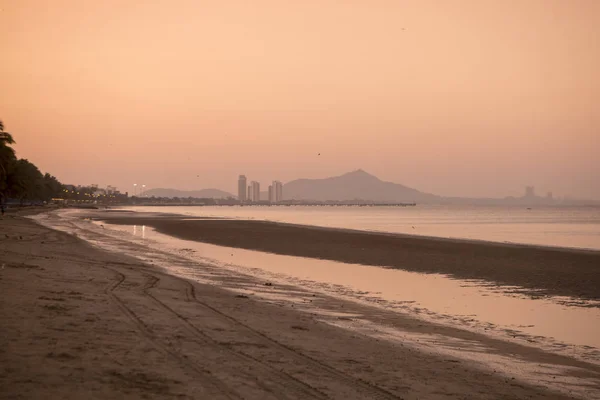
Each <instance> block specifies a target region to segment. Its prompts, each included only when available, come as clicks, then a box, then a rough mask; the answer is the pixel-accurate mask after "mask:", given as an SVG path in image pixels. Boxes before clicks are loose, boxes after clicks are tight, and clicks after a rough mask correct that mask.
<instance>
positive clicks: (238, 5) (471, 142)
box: [0, 0, 600, 199]
mask: <svg viewBox="0 0 600 400" xmlns="http://www.w3.org/2000/svg"><path fill="white" fill-rule="evenodd" d="M598 43H600V1H596V0H572V1H567V0H528V1H506V2H501V1H491V0H472V1H471V0H448V1H444V2H440V1H434V0H418V1H417V0H414V1H413V0H411V1H408V0H407V1H373V2H366V1H347V2H343V4H342V3H341V2H338V1H334V0H321V1H306V2H291V1H262V0H257V1H255V2H241V1H225V0H224V1H219V2H200V1H191V0H190V1H166V0H165V1H153V2H151V3H150V2H148V3H147V4H146V2H141V1H126V2H122V1H116V0H113V1H103V2H97V1H92V0H83V1H75V0H72V1H64V0H55V1H44V0H40V1H34V0H19V1H8V0H0V49H1V52H2V63H0V119H2V120H3V121H4V124H5V127H6V130H7V131H9V132H11V133H12V134H13V135H14V136H15V139H16V140H17V146H16V150H17V152H18V156H19V157H22V158H27V159H29V160H31V161H32V162H34V163H36V164H37V165H38V166H39V167H40V168H41V169H42V170H43V172H50V173H52V174H54V175H56V176H57V177H58V178H59V179H60V180H61V181H63V182H65V183H77V184H90V183H98V184H101V185H107V184H111V185H116V186H118V187H119V188H120V189H121V190H122V191H129V192H131V191H132V188H133V186H132V185H133V183H138V184H140V185H141V184H146V185H147V186H148V187H149V188H153V187H154V188H156V187H163V188H165V187H172V188H177V189H183V190H191V189H202V188H218V189H222V190H226V191H229V192H231V193H236V192H237V190H236V185H237V177H238V175H239V174H245V175H246V176H247V177H248V179H249V180H258V181H260V182H261V183H262V184H263V185H264V186H265V187H264V188H263V190H264V189H266V185H267V184H268V183H270V182H271V181H272V180H281V181H283V182H288V181H290V180H293V179H297V178H324V177H329V176H334V175H340V174H343V173H345V172H348V171H352V170H355V169H358V168H362V169H364V170H366V171H367V172H369V173H372V174H374V175H376V176H377V177H379V178H380V179H382V180H385V181H392V182H397V183H402V184H404V185H407V186H410V187H413V188H416V189H419V190H421V191H424V192H428V193H434V194H439V195H445V196H473V197H504V196H507V195H517V196H518V195H521V194H522V193H523V190H524V186H525V185H534V186H536V190H537V192H538V194H541V195H544V194H545V192H546V191H553V192H554V193H555V195H559V196H561V195H572V196H576V197H581V198H595V199H600V185H598V183H597V181H598V177H599V176H600V157H598V153H599V150H600V137H599V136H600V106H599V105H600V78H599V73H598V71H600V46H599V45H598ZM319 154H320V155H319Z"/></svg>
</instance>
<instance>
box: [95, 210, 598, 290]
mask: <svg viewBox="0 0 600 400" xmlns="http://www.w3.org/2000/svg"><path fill="white" fill-rule="evenodd" d="M118 214H119V213H116V212H113V213H110V215H107V214H105V213H101V212H98V213H86V214H85V215H86V216H87V217H89V218H93V219H96V220H100V221H104V222H106V223H110V224H117V225H147V226H150V227H152V228H154V229H156V230H157V232H160V233H164V234H167V235H170V236H173V237H176V238H180V239H186V240H195V241H199V242H205V243H210V244H215V245H221V246H227V247H237V248H243V249H247V250H257V251H264V252H269V253H275V254H282V255H290V256H298V257H308V258H317V259H327V260H331V261H339V262H345V263H351V264H362V265H372V266H382V267H388V268H399V269H403V270H407V271H412V272H421V273H440V274H445V275H449V276H451V277H454V278H458V279H466V280H483V281H486V282H488V283H492V284H496V285H503V286H517V287H521V288H523V289H524V292H525V294H529V295H532V296H536V297H539V296H545V295H554V296H568V297H574V298H579V299H582V300H596V301H597V300H600V251H594V250H583V249H571V248H557V247H544V246H535V245H521V244H512V243H497V242H487V241H476V240H463V239H449V238H436V237H426V236H418V235H407V234H396V233H387V232H382V233H380V232H373V231H359V230H351V229H344V228H330V227H316V226H309V225H298V224H288V223H278V222H269V221H256V220H241V219H220V218H199V217H189V216H184V215H174V214H160V213H151V214H147V213H140V212H134V213H130V212H126V213H124V214H127V215H122V214H121V215H118Z"/></svg>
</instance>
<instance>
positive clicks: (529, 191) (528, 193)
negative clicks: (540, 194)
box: [525, 186, 535, 197]
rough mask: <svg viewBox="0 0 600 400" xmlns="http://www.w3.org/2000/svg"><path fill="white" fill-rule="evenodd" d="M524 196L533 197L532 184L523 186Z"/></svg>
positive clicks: (533, 189)
mask: <svg viewBox="0 0 600 400" xmlns="http://www.w3.org/2000/svg"><path fill="white" fill-rule="evenodd" d="M525 197H535V188H534V187H533V186H526V187H525Z"/></svg>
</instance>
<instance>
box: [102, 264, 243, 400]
mask: <svg viewBox="0 0 600 400" xmlns="http://www.w3.org/2000/svg"><path fill="white" fill-rule="evenodd" d="M103 268H105V269H107V270H109V271H111V272H113V273H114V274H115V275H116V276H117V279H116V280H115V281H113V282H111V283H110V284H109V285H108V286H107V287H106V289H105V290H104V292H105V293H106V294H107V295H108V296H109V298H110V299H111V300H112V301H113V303H114V304H115V305H116V306H117V307H118V308H119V309H120V310H121V312H122V313H123V314H124V315H125V316H126V317H127V318H129V320H130V321H131V322H132V323H133V325H134V326H135V327H136V328H137V331H138V332H139V333H140V334H141V335H142V336H143V337H144V338H145V339H146V340H147V341H148V342H150V343H151V344H152V345H153V346H154V347H155V348H156V349H157V350H158V351H159V352H161V353H163V354H164V355H166V356H169V357H171V358H172V359H174V360H176V361H177V362H179V363H180V364H182V365H183V366H184V367H187V368H189V369H190V370H192V371H194V372H196V374H197V375H198V376H199V377H200V378H201V380H202V383H203V384H206V386H207V387H208V388H210V389H212V391H217V392H218V393H219V394H221V395H224V396H226V397H227V398H229V399H234V400H237V399H243V397H241V396H240V395H238V394H237V393H236V392H234V391H232V390H231V389H230V388H229V387H227V386H226V385H225V384H224V383H223V382H221V381H220V380H218V379H216V378H215V377H213V376H211V372H210V371H209V370H207V369H204V368H202V367H200V366H199V365H197V364H196V363H193V362H191V361H189V360H187V359H186V358H184V357H182V356H180V355H179V354H177V353H176V352H174V351H173V350H172V349H170V348H169V347H168V345H166V344H165V343H162V342H161V341H160V340H159V339H158V338H157V337H156V336H155V335H154V334H153V333H152V331H151V330H150V328H149V327H148V326H147V325H146V324H145V323H144V321H143V320H142V319H141V318H140V317H139V316H138V315H137V314H136V313H135V312H134V311H133V310H132V309H131V308H129V307H128V306H127V305H126V304H125V302H124V301H123V300H121V299H120V298H119V297H118V296H117V295H116V294H115V293H114V291H115V290H116V289H117V288H118V287H119V286H121V284H122V283H123V282H125V279H126V277H125V275H124V274H122V273H121V272H119V271H117V270H115V269H113V268H110V267H107V266H103Z"/></svg>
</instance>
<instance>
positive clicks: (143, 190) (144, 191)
mask: <svg viewBox="0 0 600 400" xmlns="http://www.w3.org/2000/svg"><path fill="white" fill-rule="evenodd" d="M142 193H146V185H142ZM142 193H140V194H142ZM144 196H146V195H145V194H144Z"/></svg>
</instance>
